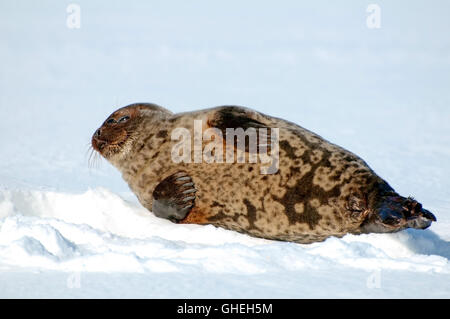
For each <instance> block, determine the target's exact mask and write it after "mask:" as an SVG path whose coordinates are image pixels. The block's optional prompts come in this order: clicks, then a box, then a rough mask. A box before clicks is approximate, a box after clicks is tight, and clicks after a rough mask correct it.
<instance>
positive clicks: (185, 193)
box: [152, 172, 197, 223]
mask: <svg viewBox="0 0 450 319" xmlns="http://www.w3.org/2000/svg"><path fill="white" fill-rule="evenodd" d="M196 191H197V190H196V189H195V186H194V182H193V181H192V178H191V177H190V176H189V175H188V174H187V173H186V172H177V173H175V174H172V175H170V176H168V177H166V178H165V179H163V180H162V181H161V182H160V183H159V184H158V185H157V186H156V187H155V189H154V191H153V204H152V211H153V213H154V214H155V216H157V217H161V218H165V219H168V220H170V221H172V222H174V223H177V222H179V221H180V220H182V219H184V218H185V217H186V215H187V214H188V213H189V212H190V211H191V210H192V208H193V207H194V205H195V198H196V196H195V192H196Z"/></svg>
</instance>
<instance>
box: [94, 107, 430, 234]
mask: <svg viewBox="0 0 450 319" xmlns="http://www.w3.org/2000/svg"><path fill="white" fill-rule="evenodd" d="M195 121H197V122H198V121H201V122H200V123H202V124H201V126H200V129H201V132H205V130H207V129H208V128H212V129H214V130H216V131H215V132H219V133H220V132H223V133H224V134H223V136H225V133H226V132H228V131H227V130H228V129H230V128H234V129H238V128H242V129H243V130H247V129H252V128H254V129H259V130H260V129H267V130H266V131H270V130H271V129H273V128H277V129H278V132H277V138H278V139H277V142H278V144H277V145H278V152H279V154H278V158H277V161H278V162H277V164H278V169H277V170H276V171H275V172H274V173H273V174H261V171H263V168H264V167H263V163H261V162H256V163H255V162H234V163H231V164H230V163H225V162H220V161H215V162H214V161H213V162H207V163H206V162H204V161H202V162H196V161H190V162H189V161H181V162H179V161H174V160H173V154H172V153H173V147H174V144H175V142H174V141H173V140H172V139H171V137H173V136H172V134H173V132H174V130H175V129H177V128H183V129H184V130H185V131H186V132H188V133H190V134H191V136H195V134H196V133H195V129H196V128H195V125H196V124H195ZM270 132H271V131H270ZM269 135H270V134H267V135H266V137H267V136H269ZM264 138H265V137H264V135H263V138H261V135H260V136H259V137H258V139H259V140H258V143H259V144H258V145H259V146H261V145H264V143H262V144H261V143H260V142H261V141H260V140H262V139H264ZM214 141H215V142H218V143H222V144H223V145H224V148H223V149H224V150H225V152H227V150H228V149H229V145H228V144H227V145H225V144H226V143H225V138H223V140H220V139H219V138H217V136H215V137H214ZM91 142H92V147H93V149H94V150H95V151H97V152H99V153H100V154H101V155H102V156H103V157H104V158H105V159H107V160H108V161H109V162H110V163H111V164H112V165H114V166H115V167H116V168H117V169H118V170H119V171H120V172H121V173H122V176H123V178H124V180H125V181H126V182H127V183H128V185H129V187H130V189H131V190H132V191H133V192H134V193H135V194H136V196H137V198H138V199H139V201H140V203H141V204H142V205H143V206H144V207H146V208H147V209H148V210H149V211H151V212H153V213H154V214H155V215H156V216H158V217H161V218H166V219H169V220H171V221H173V222H175V223H193V224H212V225H215V226H219V227H223V228H226V229H230V230H235V231H238V232H242V233H247V234H249V235H252V236H256V237H262V238H266V239H273V240H283V241H293V242H298V243H311V242H316V241H323V240H325V239H326V238H328V237H330V236H336V237H342V236H344V235H345V234H347V233H351V234H361V233H371V232H374V233H389V232H396V231H399V230H402V229H405V228H417V229H425V228H427V227H429V226H430V225H431V223H432V221H436V218H435V216H434V215H433V214H432V213H431V212H429V211H428V210H426V209H424V208H422V205H421V204H420V203H418V202H417V201H416V200H414V199H413V198H411V197H402V196H400V195H399V194H398V193H396V192H395V191H394V189H393V188H392V187H391V186H389V184H388V183H387V182H386V181H384V180H383V179H382V178H380V177H379V176H378V175H377V174H376V173H375V172H374V171H373V170H372V169H371V168H370V167H369V166H368V165H367V164H366V163H365V162H364V161H363V160H362V159H361V158H359V157H358V156H356V155H355V154H353V153H351V152H349V151H347V150H345V149H343V148H341V147H339V146H337V145H334V144H332V143H330V142H328V141H326V140H325V139H323V138H322V137H320V136H318V135H316V134H315V133H313V132H311V131H308V130H306V129H304V128H302V127H300V126H298V125H296V124H294V123H291V122H289V121H286V120H283V119H279V118H275V117H271V116H268V115H265V114H262V113H259V112H256V111H254V110H252V109H249V108H245V107H238V106H221V107H215V108H210V109H205V110H200V111H194V112H186V113H180V114H173V113H171V112H170V111H168V110H166V109H165V108H163V107H161V106H158V105H156V104H149V103H136V104H131V105H128V106H125V107H123V108H120V109H118V110H117V111H115V112H114V113H112V114H111V115H110V116H109V117H108V118H107V119H106V120H105V122H104V123H103V124H102V125H101V127H100V128H99V129H98V130H96V131H95V133H94V135H93V136H92V141H91ZM233 143H234V138H233ZM194 144H195V141H194ZM222 144H220V145H222ZM188 146H191V142H189V144H188ZM204 147H205V146H204V145H203V146H202V149H201V150H200V151H202V150H203V151H204ZM233 147H235V146H234V145H233ZM187 150H188V152H189V154H188V155H189V156H191V155H192V156H191V158H195V156H196V154H194V153H195V152H196V150H195V146H194V149H192V148H190V147H188V148H187ZM216 150H217V149H216ZM258 150H259V148H258ZM197 151H198V150H197ZM251 152H252V151H251V150H249V149H248V147H247V148H245V149H244V153H245V156H246V158H248V157H249V156H250V155H251V154H250V153H251ZM185 155H186V154H185Z"/></svg>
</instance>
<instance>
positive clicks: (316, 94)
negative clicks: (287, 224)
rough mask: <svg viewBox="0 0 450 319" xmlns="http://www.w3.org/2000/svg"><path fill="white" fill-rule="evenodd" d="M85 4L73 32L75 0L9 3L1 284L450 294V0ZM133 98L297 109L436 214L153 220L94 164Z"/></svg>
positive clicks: (43, 289)
mask: <svg viewBox="0 0 450 319" xmlns="http://www.w3.org/2000/svg"><path fill="white" fill-rule="evenodd" d="M77 3H78V4H79V5H80V8H81V10H82V11H81V18H82V22H81V23H82V24H81V28H80V29H76V30H71V29H68V28H67V27H66V25H65V19H66V17H67V13H66V10H65V9H66V4H62V3H60V2H57V1H42V2H40V3H39V4H37V3H35V2H32V1H29V2H10V3H6V2H2V3H0V9H1V10H0V34H1V38H2V42H1V43H0V48H1V50H0V66H1V70H2V72H1V73H0V90H1V94H0V110H1V112H0V114H2V121H1V125H0V145H1V150H0V297H2V298H14V297H25V298H28V297H38V298H45V297H57V298H61V297H62V298H71V297H74V298H78V297H91V298H97V297H119V298H120V297H138V298H141V297H145V298H173V297H177V298H215V297H222V298H232V297H236V298H246V297H261V298H283V297H285V298H291V297H306V298H311V297H324V298H332V297H347V298H399V297H407V298H448V297H450V264H449V258H450V243H449V241H450V232H449V230H450V212H449V211H450V199H449V191H448V190H449V189H450V178H449V177H450V174H449V172H450V147H449V146H450V126H449V122H450V91H449V90H448V88H449V87H450V38H449V37H448V31H449V30H450V22H449V20H448V18H447V16H446V12H448V10H445V8H447V9H449V4H448V3H447V2H440V3H439V2H438V1H437V2H434V3H433V4H429V3H427V2H425V1H413V2H411V1H408V2H406V1H404V2H402V1H396V2H395V4H393V3H390V2H384V1H379V2H378V3H379V5H380V7H381V9H382V13H381V14H382V15H381V17H382V27H381V29H377V30H370V29H368V28H367V27H366V25H365V19H366V16H367V13H366V12H365V9H366V4H363V3H361V2H357V1H348V2H346V4H345V6H343V5H339V4H337V3H336V4H334V3H328V2H324V1H316V2H314V4H313V3H311V4H301V3H299V2H297V1H286V2H284V3H283V4H282V5H281V4H280V5H279V6H277V7H273V4H272V5H271V4H270V3H269V2H267V3H265V2H261V1H258V2H257V3H256V2H255V3H252V2H250V1H249V2H246V3H245V4H243V3H242V2H237V1H230V2H227V6H226V7H225V6H222V5H219V4H213V3H211V2H208V1H198V2H196V3H195V4H187V3H186V2H181V1H179V2H178V1H177V2H172V3H171V4H163V3H158V4H157V3H149V2H144V1H142V2H140V1H139V2H133V4H126V3H110V2H104V3H101V2H95V3H92V2H88V1H78V2H77ZM174 3H176V5H175V4H174ZM255 8H258V10H256V9H255ZM406 9H407V10H406ZM18 21H20V23H19V22H18ZM417 24H419V26H417ZM136 101H145V102H154V103H158V104H161V105H163V106H166V107H167V108H169V109H171V110H172V111H174V112H181V111H188V110H193V109H199V108H202V107H212V106H216V105H221V104H238V105H245V106H249V107H254V108H256V109H258V110H260V111H262V112H265V113H267V114H271V115H274V116H279V117H283V118H286V119H289V120H292V121H294V122H297V123H299V124H300V125H302V126H304V127H306V128H308V129H311V130H313V131H315V132H317V133H319V134H320V135H322V136H323V137H325V138H327V139H329V140H330V141H332V142H335V143H337V144H339V145H342V146H344V147H345V148H347V149H349V150H351V151H353V152H355V153H356V154H358V155H360V156H361V157H362V158H363V159H364V160H366V161H367V162H368V163H369V165H370V166H371V167H372V168H373V169H374V170H375V171H376V172H378V174H379V175H381V176H382V177H384V178H386V179H387V180H388V182H389V183H390V184H391V185H392V186H393V187H394V188H395V189H396V190H397V191H398V192H399V193H401V194H404V195H406V196H407V195H413V196H414V197H415V198H416V199H417V200H419V201H420V202H421V203H422V204H423V205H424V207H425V208H427V209H429V210H430V211H432V212H433V213H434V214H435V215H436V216H437V218H438V222H437V223H434V224H433V225H432V226H431V228H430V229H427V230H425V231H418V230H407V231H403V232H399V233H395V234H369V235H360V236H354V235H347V236H345V237H343V238H341V239H338V238H329V239H327V240H326V241H325V242H322V243H314V244H311V245H300V244H295V243H286V242H277V241H269V240H263V239H258V238H252V237H249V236H247V235H244V234H239V233H236V232H231V231H227V230H224V229H220V228H216V227H213V226H198V225H175V224H172V223H170V222H168V221H166V220H163V219H159V218H156V217H155V216H154V215H152V214H151V213H150V212H148V211H147V210H146V209H144V208H143V207H142V206H140V205H139V203H138V202H137V200H136V198H135V196H134V195H133V194H132V193H131V192H130V190H129V189H128V188H127V186H126V184H125V182H124V181H123V180H122V179H121V177H120V174H119V173H118V172H117V171H116V170H115V169H114V168H113V167H111V166H110V165H109V164H108V163H106V161H104V160H100V161H97V162H96V163H94V164H95V165H88V157H89V154H88V152H87V150H88V144H89V140H90V136H91V134H92V133H93V132H94V130H95V129H96V128H97V127H98V126H99V125H100V123H101V122H102V121H103V120H104V119H105V118H106V116H107V115H109V114H110V113H111V112H112V111H114V110H115V109H116V108H117V107H119V106H122V105H126V104H129V103H132V102H136Z"/></svg>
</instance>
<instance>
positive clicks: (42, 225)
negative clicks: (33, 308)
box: [0, 188, 450, 275]
mask: <svg viewBox="0 0 450 319" xmlns="http://www.w3.org/2000/svg"><path fill="white" fill-rule="evenodd" d="M0 218H1V219H0V260H1V266H2V268H4V269H5V268H6V269H17V267H29V266H30V265H33V266H34V267H35V268H37V269H43V270H59V271H68V272H81V271H83V272H107V273H108V272H130V273H147V272H155V273H177V272H178V273H186V272H187V273H223V274H225V273H229V274H249V275H251V274H253V275H257V274H264V273H268V272H269V273H270V272H280V271H290V272H291V271H301V270H308V269H311V270H312V269H316V270H317V269H327V268H330V267H335V266H343V267H350V268H351V269H360V270H364V271H373V270H380V269H389V270H408V271H413V272H432V273H441V274H449V273H450V266H449V262H448V259H449V256H450V246H449V245H448V243H447V242H445V241H444V240H442V239H440V238H439V236H437V235H436V234H435V233H433V232H432V231H430V230H426V231H417V230H408V231H403V232H400V233H396V234H369V235H360V236H354V235H347V236H345V237H344V238H342V239H338V238H329V239H328V240H326V241H325V242H323V243H315V244H310V245H300V244H295V243H286V242H276V241H269V240H264V239H258V238H252V237H250V236H247V235H243V234H238V233H236V232H232V231H227V230H224V229H221V228H216V227H214V226H210V225H208V226H198V225H176V224H173V223H171V222H169V221H166V220H164V219H160V218H157V217H155V216H154V215H153V214H151V213H150V212H148V211H147V210H146V209H145V208H143V207H141V206H140V205H139V204H137V203H135V202H130V201H126V200H124V199H122V198H121V197H120V196H118V195H116V194H114V193H111V192H110V191H108V190H106V189H102V188H99V189H91V190H88V191H86V192H85V193H81V194H70V193H60V192H52V191H41V190H10V189H5V190H2V191H1V192H0Z"/></svg>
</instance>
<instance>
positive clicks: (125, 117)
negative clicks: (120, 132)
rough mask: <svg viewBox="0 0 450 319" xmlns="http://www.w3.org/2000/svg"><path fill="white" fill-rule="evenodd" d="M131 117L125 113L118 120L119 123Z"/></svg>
mask: <svg viewBox="0 0 450 319" xmlns="http://www.w3.org/2000/svg"><path fill="white" fill-rule="evenodd" d="M129 119H130V117H129V116H128V115H125V116H122V117H121V118H120V119H119V120H118V121H117V123H123V122H126V121H128V120H129Z"/></svg>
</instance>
